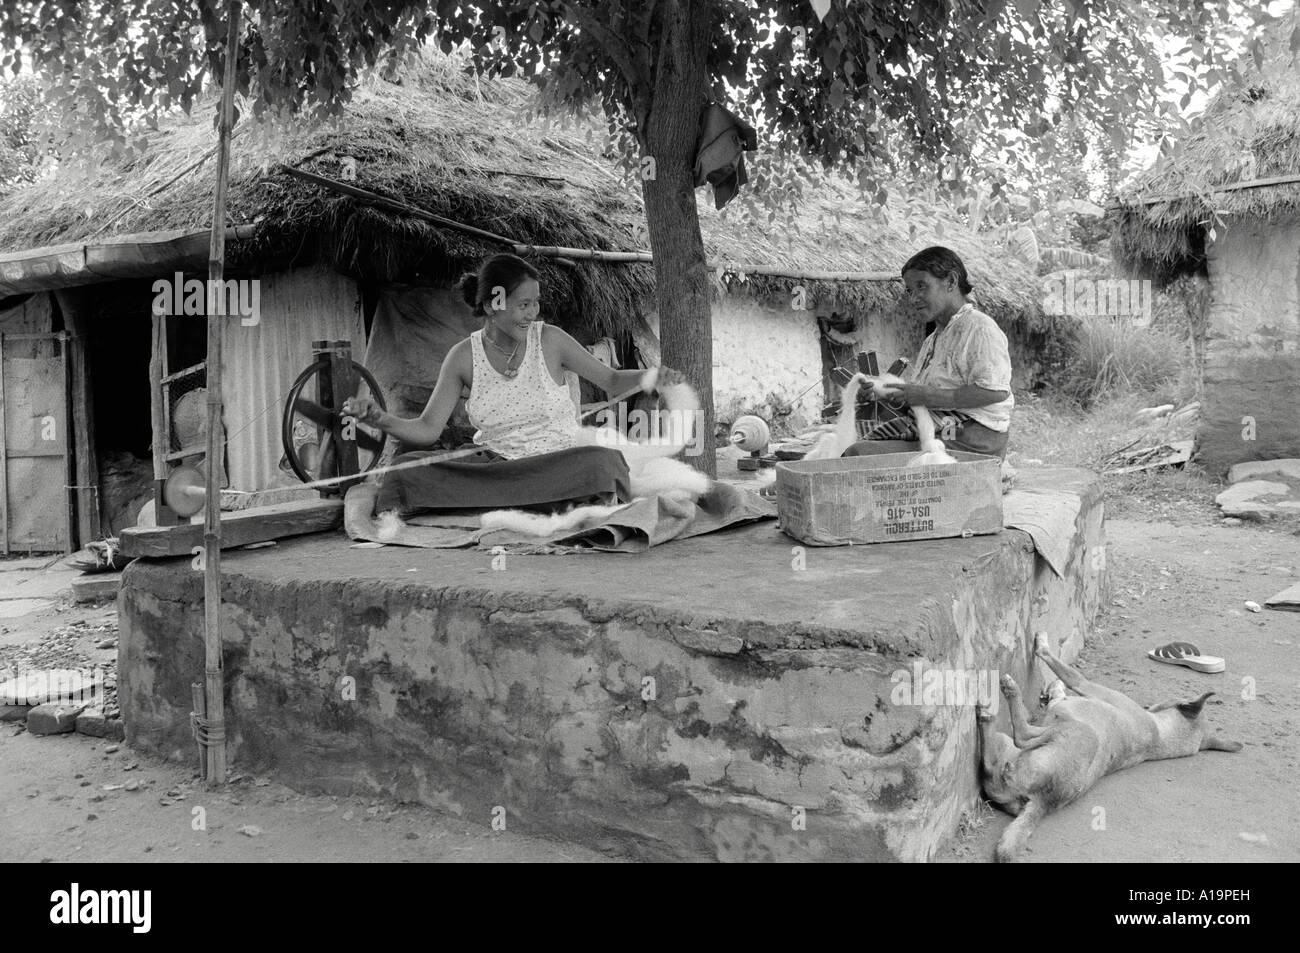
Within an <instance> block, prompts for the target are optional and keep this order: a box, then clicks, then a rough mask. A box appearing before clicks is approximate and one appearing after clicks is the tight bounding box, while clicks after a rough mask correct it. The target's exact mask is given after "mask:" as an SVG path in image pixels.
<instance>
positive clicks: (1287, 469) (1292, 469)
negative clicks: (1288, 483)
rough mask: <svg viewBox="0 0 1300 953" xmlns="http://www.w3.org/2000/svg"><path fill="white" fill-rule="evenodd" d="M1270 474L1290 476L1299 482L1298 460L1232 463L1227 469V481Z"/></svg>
mask: <svg viewBox="0 0 1300 953" xmlns="http://www.w3.org/2000/svg"><path fill="white" fill-rule="evenodd" d="M1270 475H1271V476H1282V477H1290V478H1291V479H1292V480H1295V481H1297V482H1300V460H1297V459H1285V460H1251V461H1249V462H1247V463H1237V464H1233V466H1232V467H1230V468H1229V470H1228V482H1229V483H1241V482H1242V481H1244V480H1258V479H1259V478H1261V477H1266V476H1270Z"/></svg>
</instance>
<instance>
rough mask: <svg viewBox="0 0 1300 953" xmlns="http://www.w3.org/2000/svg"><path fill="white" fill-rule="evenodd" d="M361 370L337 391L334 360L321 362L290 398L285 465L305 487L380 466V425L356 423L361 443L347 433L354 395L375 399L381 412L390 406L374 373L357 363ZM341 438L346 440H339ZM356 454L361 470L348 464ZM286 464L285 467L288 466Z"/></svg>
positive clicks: (298, 382)
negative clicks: (348, 403)
mask: <svg viewBox="0 0 1300 953" xmlns="http://www.w3.org/2000/svg"><path fill="white" fill-rule="evenodd" d="M351 366H352V370H353V371H354V372H355V374H354V376H353V379H352V386H351V387H350V388H349V387H343V388H341V389H340V390H341V391H346V392H335V393H333V394H331V393H330V392H331V390H334V389H335V384H334V382H333V381H332V379H331V376H330V373H331V367H330V362H329V360H328V359H325V358H320V359H317V360H316V361H315V362H314V363H312V364H311V365H309V366H308V367H307V369H306V370H304V371H303V372H302V373H301V374H299V375H298V379H297V380H296V381H294V384H293V387H292V388H290V390H289V395H288V397H287V398H286V400H285V405H284V419H283V421H282V426H281V440H282V442H283V444H284V457H285V460H284V462H285V463H286V464H287V465H288V467H289V469H291V470H292V471H293V473H294V474H295V475H296V476H297V477H298V479H300V480H302V481H303V482H304V483H310V482H312V481H315V480H321V479H326V478H328V477H334V476H339V475H341V473H343V472H356V473H358V474H364V473H366V472H368V471H369V470H371V469H373V468H374V467H375V466H376V465H377V464H378V463H379V458H380V457H381V456H382V454H383V450H384V433H383V431H381V430H380V429H379V428H377V427H373V426H371V425H369V424H363V423H360V422H359V421H357V422H354V424H353V426H354V427H355V440H354V441H353V440H348V439H347V436H348V435H347V434H346V433H344V432H343V427H344V425H343V420H342V418H341V415H340V414H339V413H338V411H339V410H341V409H342V407H343V402H344V400H346V399H347V398H348V397H369V398H370V399H371V400H373V401H374V402H375V403H376V404H378V405H379V406H380V407H381V408H384V407H385V404H384V395H383V391H382V390H381V389H380V387H379V384H378V383H377V382H376V381H375V379H374V377H373V376H372V375H371V373H370V372H369V371H368V370H366V369H365V368H364V367H362V366H361V365H360V364H352V365H351ZM336 428H338V434H337V436H341V437H342V438H343V439H341V440H340V439H336ZM354 451H355V453H356V466H355V469H353V468H352V467H349V466H346V464H347V463H348V462H349V461H348V460H347V458H348V456H350V455H351V453H353V452H354ZM282 465H283V464H282Z"/></svg>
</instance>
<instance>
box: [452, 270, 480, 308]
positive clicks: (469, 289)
mask: <svg viewBox="0 0 1300 953" xmlns="http://www.w3.org/2000/svg"><path fill="white" fill-rule="evenodd" d="M456 287H457V288H459V289H460V293H461V295H462V296H463V297H464V299H465V303H466V304H467V305H469V306H470V307H471V308H473V307H475V306H476V305H477V304H478V275H476V274H474V272H472V271H467V272H465V274H463V275H461V276H460V281H458V282H456Z"/></svg>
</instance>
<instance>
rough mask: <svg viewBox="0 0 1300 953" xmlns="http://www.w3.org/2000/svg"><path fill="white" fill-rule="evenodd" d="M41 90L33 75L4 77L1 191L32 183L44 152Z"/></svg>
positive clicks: (0, 119)
mask: <svg viewBox="0 0 1300 953" xmlns="http://www.w3.org/2000/svg"><path fill="white" fill-rule="evenodd" d="M40 106H41V91H40V86H39V85H38V84H37V82H36V80H35V79H34V78H33V77H30V76H26V77H21V76H20V77H17V78H13V79H3V78H0V194H3V193H4V192H7V191H9V190H10V189H12V188H15V187H17V186H20V185H24V184H26V183H28V182H33V181H35V179H36V176H37V174H38V172H39V171H40V163H41V159H42V157H43V155H44V151H45V150H44V148H43V146H42V140H41V135H40V132H39V130H38V126H39V122H38V114H39V111H40Z"/></svg>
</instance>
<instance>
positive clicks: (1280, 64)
mask: <svg viewBox="0 0 1300 953" xmlns="http://www.w3.org/2000/svg"><path fill="white" fill-rule="evenodd" d="M1296 24H1297V14H1296V13H1295V12H1293V13H1292V14H1291V16H1290V17H1287V18H1285V19H1283V20H1281V21H1279V22H1278V23H1277V24H1274V26H1273V28H1272V29H1270V30H1269V31H1268V36H1267V38H1266V41H1265V42H1266V48H1267V58H1266V60H1265V62H1264V68H1263V69H1262V70H1260V69H1258V68H1256V66H1255V65H1254V64H1253V61H1252V62H1250V63H1243V64H1242V65H1241V66H1240V67H1239V68H1240V71H1241V73H1242V75H1243V77H1244V85H1243V86H1241V87H1239V88H1234V89H1228V90H1224V91H1223V92H1221V93H1220V94H1219V95H1218V96H1216V97H1215V98H1214V100H1213V101H1211V103H1210V104H1209V106H1208V107H1207V108H1206V110H1205V115H1204V117H1203V121H1202V124H1201V127H1200V129H1199V130H1198V131H1197V132H1196V133H1195V134H1194V135H1193V136H1192V137H1190V138H1189V139H1188V140H1187V142H1186V143H1185V144H1184V146H1183V149H1182V150H1181V151H1180V152H1179V153H1177V154H1175V155H1172V156H1169V157H1166V158H1162V159H1161V160H1160V161H1159V162H1157V163H1156V164H1155V165H1154V166H1153V167H1152V168H1150V169H1148V170H1147V171H1146V172H1144V173H1143V174H1141V175H1140V176H1138V177H1137V179H1136V180H1135V181H1134V183H1133V184H1132V185H1131V186H1130V187H1129V188H1126V189H1125V190H1124V191H1123V192H1122V193H1121V194H1120V196H1119V197H1118V201H1119V208H1117V209H1114V210H1112V211H1111V213H1110V215H1111V218H1112V221H1113V222H1114V224H1115V228H1114V231H1113V233H1112V251H1113V253H1114V256H1115V259H1116V260H1117V261H1118V262H1120V263H1121V265H1123V266H1124V267H1125V268H1126V269H1128V270H1129V272H1130V273H1132V274H1136V275H1140V276H1142V277H1144V278H1151V279H1153V280H1155V281H1156V282H1158V283H1159V284H1161V285H1163V284H1165V283H1167V282H1168V281H1170V280H1172V279H1173V278H1175V277H1177V276H1178V275H1180V274H1188V273H1196V272H1203V271H1204V268H1205V243H1206V237H1207V231H1208V230H1209V229H1210V228H1213V227H1215V226H1216V224H1217V225H1218V227H1219V228H1222V227H1223V226H1225V225H1226V226H1228V227H1231V226H1232V220H1233V219H1242V218H1246V217H1260V218H1264V219H1268V218H1272V217H1280V216H1284V215H1288V214H1291V213H1294V212H1295V211H1297V210H1300V182H1292V183H1286V184H1278V185H1270V186H1264V187H1257V188H1245V189H1228V190H1227V191H1222V189H1224V187H1226V186H1232V185H1235V184H1240V183H1244V182H1248V181H1252V180H1257V179H1267V178H1273V177H1277V176H1294V175H1297V174H1300V58H1297V57H1296V56H1295V55H1293V54H1292V53H1291V52H1290V37H1291V33H1292V30H1294V29H1295V27H1296ZM1156 199H1158V200H1159V201H1152V200H1156Z"/></svg>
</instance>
